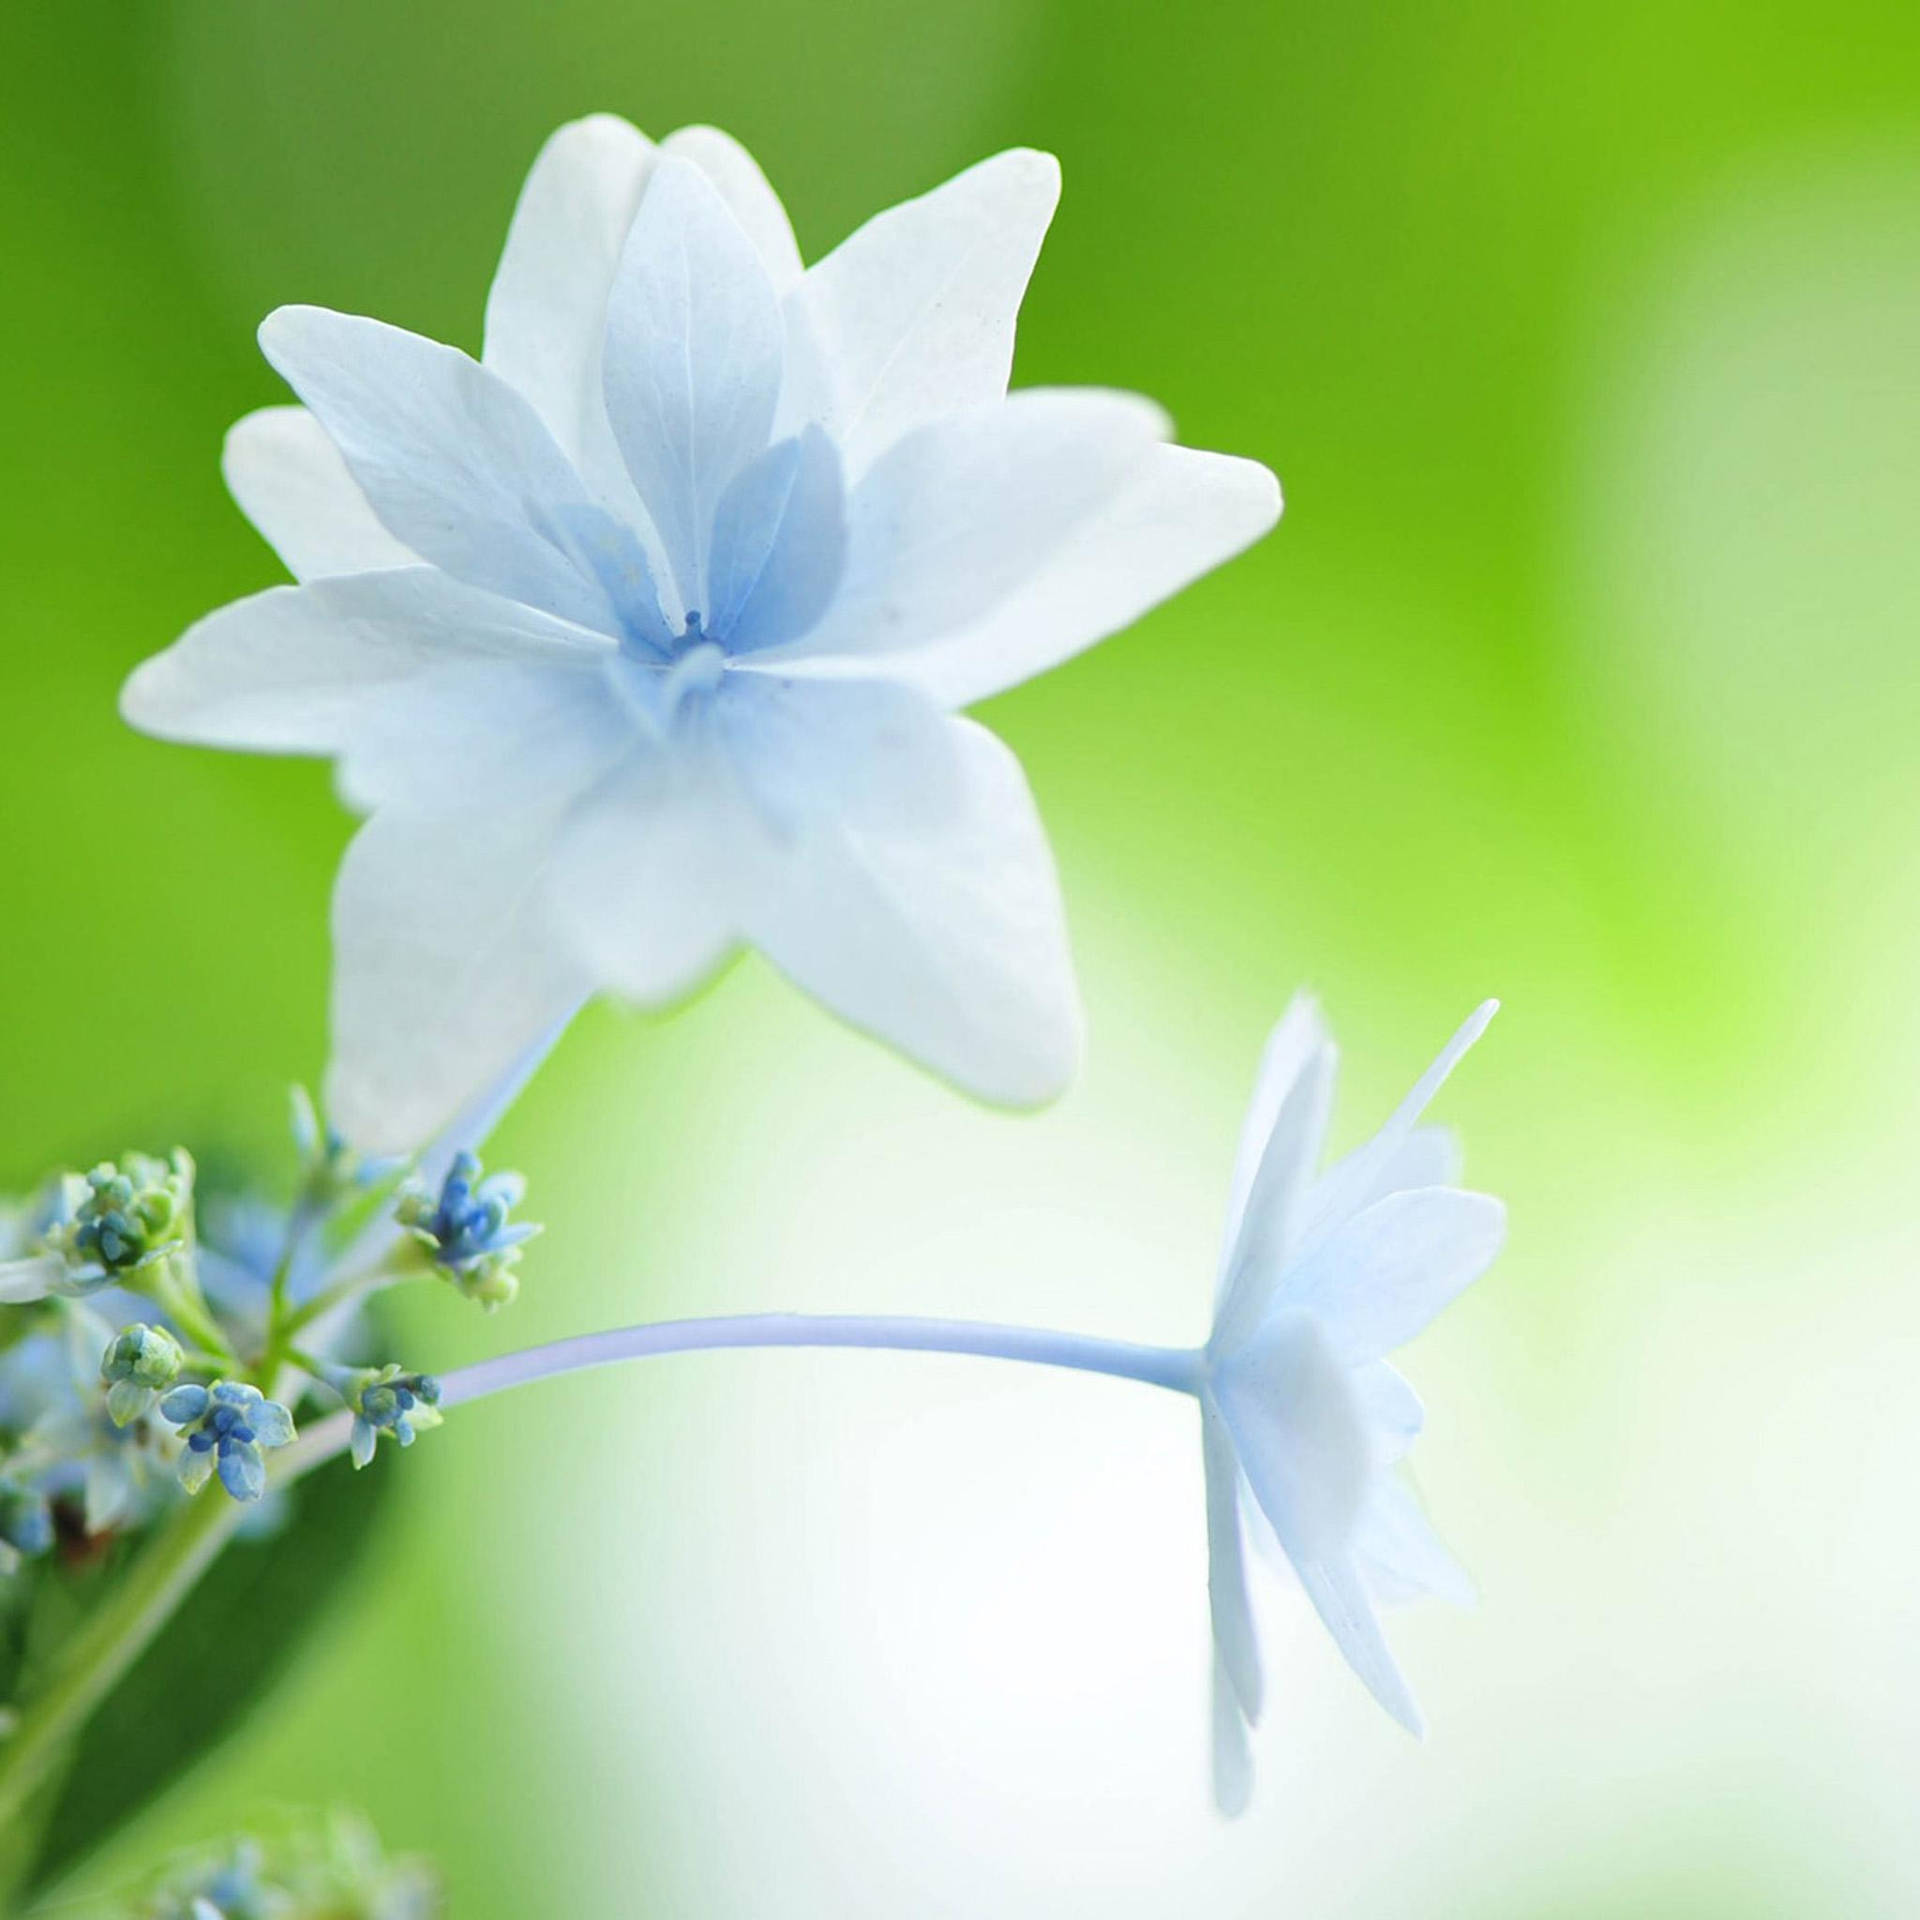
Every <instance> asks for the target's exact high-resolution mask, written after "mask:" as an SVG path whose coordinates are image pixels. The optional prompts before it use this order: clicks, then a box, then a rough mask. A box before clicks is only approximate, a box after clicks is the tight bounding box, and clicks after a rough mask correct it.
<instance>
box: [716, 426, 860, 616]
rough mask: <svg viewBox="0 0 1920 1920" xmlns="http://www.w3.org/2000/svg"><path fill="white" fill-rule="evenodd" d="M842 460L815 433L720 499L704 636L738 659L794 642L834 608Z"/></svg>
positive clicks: (772, 453)
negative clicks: (711, 635)
mask: <svg viewBox="0 0 1920 1920" xmlns="http://www.w3.org/2000/svg"><path fill="white" fill-rule="evenodd" d="M846 552H847V508H846V496H845V493H844V490H843V489H842V487H841V483H840V460H839V456H838V455H837V454H836V453H835V452H834V450H833V442H832V441H831V440H829V439H828V438H827V436H826V435H825V434H824V433H822V432H821V431H820V429H819V428H818V427H808V428H807V429H806V430H805V431H804V432H802V433H800V434H799V435H797V436H796V437H795V438H793V439H791V440H782V441H780V442H778V443H777V444H776V445H774V446H771V447H769V448H768V449H767V450H766V452H765V453H763V454H762V455H761V456H760V457H759V458H758V459H757V460H754V461H752V462H750V463H749V464H748V465H747V466H746V467H745V468H743V469H742V470H741V472H740V474H739V477H738V478H737V479H735V481H734V483H733V484H732V486H730V487H729V488H728V489H727V491H726V492H725V493H724V494H723V495H722V496H721V499H720V506H719V510H718V512H717V514H716V515H715V519H714V528H713V554H712V558H711V560H710V561H709V563H708V576H709V579H710V581H711V585H712V613H711V621H712V631H713V632H715V633H717V634H720V635H723V636H724V637H725V641H726V645H727V649H728V651H729V652H731V653H739V652H742V651H747V650H751V649H754V648H759V647H777V646H781V645H784V644H785V643H786V642H788V641H790V640H798V639H799V638H800V637H801V636H802V635H803V634H805V633H806V632H808V631H809V629H811V628H812V627H813V625H814V624H815V623H816V622H817V621H818V620H819V618H820V616H821V615H822V614H823V613H825V612H826V610H827V608H828V606H829V605H830V604H831V603H832V600H833V595H834V589H835V588H836V587H838V586H839V584H840V575H841V571H842V569H843V568H844V566H845V564H846Z"/></svg>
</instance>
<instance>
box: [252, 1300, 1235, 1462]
mask: <svg viewBox="0 0 1920 1920" xmlns="http://www.w3.org/2000/svg"><path fill="white" fill-rule="evenodd" d="M751 1347H814V1348H822V1347H836V1348H854V1349H861V1350H865V1351H870V1352H872V1351H878V1352H889V1353H958V1354H973V1355H976V1356H978V1357H980V1358H982V1359H990V1360H1012V1361H1017V1362H1023V1363H1026V1364H1029V1365H1033V1366H1043V1367H1066V1368H1070V1369H1072V1370H1073V1371H1075V1372H1078V1373H1104V1374H1109V1375H1111V1376H1113V1377H1114V1378H1115V1379H1120V1380H1138V1381H1140V1382H1142V1383H1143V1384H1145V1385H1147V1386H1151V1387H1164V1388H1166V1389H1168V1390H1169V1391H1170V1392H1174V1393H1198V1392H1199V1390H1200V1369H1201V1353H1200V1350H1199V1349H1197V1348H1192V1347H1154V1346H1143V1345H1141V1344H1139V1343H1137V1342H1135V1341H1131V1340H1099V1339H1095V1338H1093V1337H1091V1336H1090V1335H1087V1334H1081V1333H1056V1332H1053V1331H1050V1330H1049V1329H1046V1328H1042V1327H1010V1326H1000V1325H996V1324H994V1323H992V1322H988V1321H977V1320H924V1319H918V1318H915V1317H912V1316H905V1315H898V1316H896V1315H870V1314H854V1313H845V1314H807V1313H750V1314H737V1315H729V1316H726V1317H723V1318H718V1319H708V1320H660V1321H654V1322H652V1323H649V1324H645V1325H641V1326H635V1327H615V1328H613V1329H612V1330H611V1331H609V1332H606V1333H584V1334H577V1335H575V1336H574V1337H573V1338H572V1339H570V1340H555V1341H552V1342H550V1343H549V1344H547V1345H546V1346H541V1347H527V1348H525V1349H523V1350H522V1351H521V1352H519V1353H508V1354H502V1355H501V1356H500V1357H499V1358H498V1359H494V1360H481V1361H479V1362H477V1363H476V1364H474V1365H473V1366H470V1367H461V1368H459V1369H457V1370H456V1371H455V1372H452V1373H449V1374H443V1375H442V1376H441V1380H440V1405H441V1406H442V1407H443V1408H445V1407H455V1406H459V1405H460V1404H461V1403H462V1402H463V1401H467V1400H482V1399H485V1398H486V1397H487V1396H488V1395H489V1394H494V1393H504V1392H506V1391H507V1389H508V1388H510V1387H523V1386H526V1385H528V1384H529V1383H531V1382H532V1381H535V1380H545V1379H549V1378H551V1377H552V1376H554V1375H555V1374H565V1373H579V1372H582V1371H584V1370H585V1369H587V1368H590V1367H606V1366H613V1365H615V1364H617V1363H618V1362H620V1361H623V1360H648V1359H652V1358H653V1357H655V1356H656V1355H658V1354H666V1353H709V1352H715V1351H719V1350H723V1349H734V1350H738V1349H741V1348H751ZM352 1424H353V1422H352V1418H351V1416H350V1415H348V1414H343V1413H336V1414H331V1415H329V1416H328V1417H327V1418H326V1419H324V1420H320V1421H316V1422H315V1423H314V1424H313V1425H312V1426H309V1427H308V1428H307V1429H306V1430H305V1431H304V1432H303V1433H302V1434H301V1435H300V1438H299V1439H298V1440H296V1441H295V1442H294V1443H293V1445H292V1446H290V1447H288V1448H286V1449H285V1450H284V1451H283V1452H281V1453H279V1454H277V1455H276V1456H275V1457H274V1462H273V1466H274V1477H275V1479H276V1480H277V1481H286V1480H290V1479H294V1478H297V1477H298V1476H299V1475H300V1474H303V1473H306V1472H309V1471H310V1470H311V1469H312V1468H314V1467H317V1466H320V1465H321V1464H322V1463H323V1462H325V1461H327V1460H330V1459H332V1458H333V1456H334V1455H335V1454H337V1453H341V1452H343V1451H345V1449H346V1445H347V1439H348V1435H349V1433H350V1432H351V1429H352Z"/></svg>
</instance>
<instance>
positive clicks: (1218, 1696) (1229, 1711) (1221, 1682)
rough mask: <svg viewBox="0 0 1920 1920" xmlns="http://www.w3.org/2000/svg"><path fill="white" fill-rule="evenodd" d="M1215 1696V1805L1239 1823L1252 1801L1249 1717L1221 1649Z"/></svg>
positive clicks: (1215, 1668)
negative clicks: (1242, 1706)
mask: <svg viewBox="0 0 1920 1920" xmlns="http://www.w3.org/2000/svg"><path fill="white" fill-rule="evenodd" d="M1212 1694H1213V1804H1214V1805H1215V1806H1216V1807H1218V1808H1219V1809H1220V1811H1221V1812H1222V1813H1223V1814H1225V1815H1226V1817H1227V1818H1228V1819H1229V1820H1237V1819H1238V1818H1239V1817H1240V1815H1241V1814H1243V1813H1245V1812H1246V1810H1247V1807H1248V1804H1249V1803H1250V1802H1251V1800H1252V1799H1253V1754H1252V1752H1251V1751H1250V1749H1249V1747H1248V1744H1247V1721H1246V1716H1245V1715H1244V1714H1243V1713H1242V1712H1241V1710H1240V1703H1239V1701H1238V1699H1236V1698H1235V1695H1234V1686H1233V1680H1232V1677H1231V1676H1230V1675H1229V1674H1228V1672H1227V1663H1226V1661H1225V1660H1224V1659H1222V1658H1221V1655H1220V1649H1219V1648H1218V1646H1216V1647H1215V1648H1214V1651H1213V1689H1212Z"/></svg>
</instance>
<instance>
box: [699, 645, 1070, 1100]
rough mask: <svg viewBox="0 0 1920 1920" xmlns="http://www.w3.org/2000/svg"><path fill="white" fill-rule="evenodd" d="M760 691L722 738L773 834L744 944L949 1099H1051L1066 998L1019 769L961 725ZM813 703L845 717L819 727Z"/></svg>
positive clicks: (837, 689)
mask: <svg viewBox="0 0 1920 1920" xmlns="http://www.w3.org/2000/svg"><path fill="white" fill-rule="evenodd" d="M734 677H735V678H737V679H738V680H739V681H741V682H746V681H749V680H752V679H757V678H759V676H754V675H748V674H741V675H738V676H734ZM764 684H765V688H766V691H765V693H764V694H763V696H762V698H761V700H760V703H759V706H760V711H758V712H755V713H751V714H749V715H748V716H747V718H746V719H745V720H741V719H739V718H738V717H736V722H735V725H736V732H735V738H736V740H738V739H739V738H741V737H742V732H743V731H745V732H750V733H751V735H752V736H753V738H754V740H755V743H756V744H755V749H754V752H753V757H752V765H753V772H754V777H755V779H756V780H757V781H758V782H759V785H760V791H759V793H758V795H757V796H756V797H757V799H758V801H759V803H760V804H761V805H763V806H769V807H773V808H776V809H779V810H782V811H784V813H785V814H786V816H787V821H788V831H787V847H786V852H785V857H784V859H783V861H782V863H781V870H780V871H779V873H778V874H777V876H776V877H775V880H774V883H773V885H772V886H771V887H770V888H769V889H768V890H767V891H766V892H764V893H763V894H762V895H760V897H758V898H756V900H755V901H754V902H753V906H752V911H751V916H750V919H749V923H748V926H747V932H748V934H749V936H750V937H751V938H752V939H753V941H754V942H755V944H756V945H758V946H759V947H760V948H761V949H762V950H763V951H764V952H765V953H766V954H767V956H768V958H770V959H771V960H772V961H773V963H774V965H775V966H777V967H778V968H779V969H780V970H781V971H782V972H783V973H785V974H786V975H787V977H788V978H789V979H791V980H793V981H794V982H795V983H796V984H797V985H798V986H800V987H801V988H803V989H804V990H805V991H807V992H809V993H811V994H813V995H814V996H815V997H816V998H817V999H819V1000H821V1001H822V1002H824V1003H825V1005H826V1006H828V1007H829V1008H831V1009H832V1010H833V1011H834V1012H836V1013H838V1014H839V1015H840V1016H841V1017H842V1018H843V1019H845V1020H847V1021H849V1022H851V1023H852V1024H853V1025H854V1026H856V1027H860V1028H862V1029H864V1030H865V1031H867V1032H869V1033H872V1034H874V1035H876V1036H877V1037H878V1038H880V1039H882V1040H885V1041H887V1042H888V1043H889V1044H891V1045H893V1046H895V1047H898V1048H899V1049H900V1050H901V1051H902V1052H904V1053H906V1054H907V1055H909V1056H910V1057H911V1058H913V1059H915V1060H918V1061H919V1062H920V1063H921V1064H922V1065H923V1066H927V1067H930V1068H932V1069H933V1070H934V1071H935V1072H936V1073H939V1074H942V1075H944V1076H945V1077H947V1078H948V1079H950V1080H952V1081H954V1082H955V1083H956V1084H957V1085H959V1086H960V1087H961V1088H963V1089H964V1090H965V1091H967V1092H970V1093H973V1094H975V1095H977V1096H979V1097H980V1098H982V1099H986V1100H993V1101H999V1102H1003V1103H1005V1104H1008V1105H1020V1106H1027V1105H1034V1104H1037V1103H1039V1102H1042V1101H1045V1100H1050V1099H1053V1098H1054V1097H1056V1096H1057V1095H1058V1094H1059V1093H1060V1092H1061V1091H1062V1090H1063V1089H1064V1087H1065V1086H1066V1084H1067V1082H1068V1081H1069V1080H1070V1079H1071V1078H1072V1076H1073V1073H1074V1071H1075V1069H1076V1067H1077V1066H1078V1063H1079V1057H1080V1007H1079V996H1078V992H1077V989H1076V987H1075V984H1074V978H1073V967H1072V961H1071V958H1070V956H1069V951H1068V945H1067V932H1066V918H1065V914H1064V911H1063V909H1062V906H1061V901H1060V888H1059V880H1058V877H1057V875H1056V873H1055V871H1054V865H1053V856H1052V853H1051V851H1050V849H1049V848H1048V845H1047V839H1046V834H1045V831H1044V830H1043V828H1042V827H1041V824H1040V819H1039V815H1038V813H1037V811H1036V810H1035V808H1034V804H1033V796H1032V794H1031V792H1030V791H1029V790H1028V787H1027V783H1026V778H1025V776H1024V775H1023V774H1022V773H1021V771H1020V764H1019V762H1018V761H1017V760H1016V759H1015V758H1014V757H1013V755H1012V754H1011V753H1010V752H1009V751H1008V750H1007V749H1006V747H1004V746H1003V745H1002V744H1001V743H1000V742H999V741H998V740H996V739H995V738H994V737H993V736H992V735H991V734H989V733H987V732H985V731H984V730H983V729H982V728H979V727H976V726H974V725H973V724H972V723H971V722H968V721H960V720H952V719H948V718H945V717H944V716H940V715H939V714H937V713H936V712H935V711H934V710H933V709H931V708H925V709H921V710H920V711H918V712H917V713H916V712H915V710H914V709H912V708H911V707H909V706H908V704H907V703H908V702H910V701H911V700H912V696H910V695H908V694H906V693H905V692H904V690H893V689H874V688H871V687H865V688H863V687H860V685H859V683H834V682H815V683H812V684H811V685H808V684H807V683H804V682H799V681H794V682H780V681H775V680H773V679H772V678H771V677H770V676H768V677H766V679H765V683H764ZM829 694H831V695H832V696H833V697H834V698H836V699H839V700H843V701H847V702H849V708H848V710H847V711H844V712H842V713H840V714H838V715H831V709H826V710H824V711H823V710H822V708H821V705H820V703H821V702H822V701H823V699H824V698H826V697H827V696H828V695H829ZM856 695H857V696H858V699H859V700H860V701H863V702H867V703H869V705H868V710H867V711H865V712H861V711H859V710H858V709H857V708H855V707H854V706H853V705H852V702H853V701H854V698H855V696H856ZM808 715H816V716H818V719H819V722H820V723H819V724H816V725H812V726H808V725H805V724H800V722H802V721H803V720H804V718H805V716H808ZM830 715H831V720H829V716H830ZM790 722H791V723H794V724H789V723H790ZM783 731H784V732H785V734H786V736H787V743H788V746H789V747H790V748H791V749H792V753H791V757H790V759H789V761H788V763H787V764H786V765H784V766H781V765H778V761H779V757H780V753H781V744H780V742H781V736H782V733H783Z"/></svg>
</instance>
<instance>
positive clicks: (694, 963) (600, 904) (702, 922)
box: [553, 736, 760, 1006]
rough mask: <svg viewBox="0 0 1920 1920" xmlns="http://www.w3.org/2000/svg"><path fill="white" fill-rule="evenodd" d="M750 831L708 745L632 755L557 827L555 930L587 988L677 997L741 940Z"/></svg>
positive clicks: (751, 824) (752, 850) (647, 1002)
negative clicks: (589, 985) (588, 983)
mask: <svg viewBox="0 0 1920 1920" xmlns="http://www.w3.org/2000/svg"><path fill="white" fill-rule="evenodd" d="M759 838H760V836H759V832H758V828H757V825H756V823H755V821H754V820H753V817H752V816H751V814H750V813H749V811H748V810H747V807H746V804H745V802H744V800H743V799H742V798H741V796H740V795H739V794H738V792H737V791H736V790H735V789H734V787H733V786H732V784H731V783H730V782H729V780H728V779H727V777H726V774H725V772H724V769H722V768H721V767H720V766H719V765H718V763H717V761H716V760H715V758H714V756H713V753H712V750H711V746H710V744H709V743H708V742H706V741H705V740H703V739H701V738H699V737H697V736H696V737H695V738H693V739H690V740H689V739H685V738H682V739H679V740H677V741H675V742H674V743H672V744H667V743H661V744H659V745H657V746H653V747H647V748H641V749H638V750H635V751H633V752H631V753H629V754H628V756H627V757H626V758H625V759H624V760H623V762H622V763H621V765H620V766H619V768H618V769H617V770H616V771H615V772H613V773H612V774H610V775H609V776H608V777H607V778H606V779H605V780H603V781H602V782H601V783H600V785H599V786H598V787H597V788H596V789H595V791H594V793H593V794H592V796H591V798H590V799H589V800H588V801H586V802H585V803H583V804H582V805H581V806H580V807H579V808H578V809H577V810H576V811H575V813H574V814H573V816H572V817H571V818H570V819H569V820H568V822H567V824H566V828H565V832H564V833H563V835H562V836H561V839H560V841H559V844H558V845H557V847H556V851H555V862H554V886H553V915H554V925H555V928H556V931H557V932H558V934H559V935H560V937H561V938H562V939H564V940H565V941H566V942H567V943H568V946H569V950H570V951H571V952H572V953H573V954H574V955H575V956H576V961H577V964H578V965H579V966H580V967H581V968H582V970H583V971H584V972H585V973H586V974H587V976H588V977H590V978H591V979H592V980H593V981H594V983H595V984H596V985H598V986H604V987H612V988H614V989H615V990H616V991H618V992H620V993H622V994H624V995H625V996H626V997H627V998H628V999H630V1000H633V1001H636V1002H637V1003H639V1004H640V1005H642V1006H660V1005H664V1004H665V1003H667V1002H668V1001H671V1000H676V999H678V998H680V997H681V996H682V995H683V994H686V993H688V992H690V991H691V990H692V989H693V988H695V987H696V986H698V985H699V984H700V983H701V981H702V980H704V979H705V978H706V977H707V976H708V975H709V974H710V973H712V972H713V971H714V969H715V968H716V967H718V966H719V965H720V963H721V962H722V961H723V960H725V959H726V957H727V955H728V954H729V953H730V952H731V951H732V949H733V948H734V947H735V946H736V945H737V944H738V943H739V940H740V938H741V928H742V923H743V921H744V918H745V899H746V894H747V892H748V890H749V888H750V886H751V884H752V881H751V878H750V875H751V873H752V871H753V870H754V864H755V861H756V859H757V858H758V852H757V849H758V845H759Z"/></svg>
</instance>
